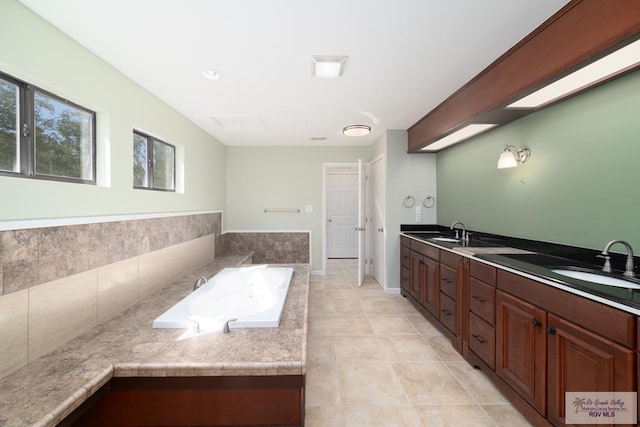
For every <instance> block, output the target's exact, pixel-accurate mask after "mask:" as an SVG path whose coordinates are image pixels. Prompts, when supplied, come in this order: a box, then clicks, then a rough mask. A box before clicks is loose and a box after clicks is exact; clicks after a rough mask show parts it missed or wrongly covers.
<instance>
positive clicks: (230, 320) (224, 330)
mask: <svg viewBox="0 0 640 427" xmlns="http://www.w3.org/2000/svg"><path fill="white" fill-rule="evenodd" d="M236 320H238V319H237V318H235V319H229V320H227V321H226V322H224V328H222V332H223V333H225V334H228V333H229V332H231V330H230V329H229V322H235V321H236Z"/></svg>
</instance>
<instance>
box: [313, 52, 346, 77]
mask: <svg viewBox="0 0 640 427" xmlns="http://www.w3.org/2000/svg"><path fill="white" fill-rule="evenodd" d="M347 58H348V56H312V57H311V74H313V75H314V76H315V77H317V78H319V79H337V78H338V77H340V76H341V75H342V72H343V71H344V64H345V62H347Z"/></svg>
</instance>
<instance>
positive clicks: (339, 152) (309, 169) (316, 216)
mask: <svg viewBox="0 0 640 427" xmlns="http://www.w3.org/2000/svg"><path fill="white" fill-rule="evenodd" d="M368 157H369V148H368V147H354V146H350V147H227V195H228V196H227V206H228V215H227V224H226V228H227V230H230V231H278V230H279V231H285V230H289V231H292V230H296V231H297V230H310V231H311V233H312V234H311V238H312V248H311V250H312V254H311V256H312V269H313V270H314V271H320V270H322V226H323V224H322V174H323V170H322V165H323V163H342V162H346V163H352V162H357V161H358V159H362V160H363V161H367V160H368ZM305 206H312V207H313V212H312V213H306V212H305V210H304V209H305ZM265 208H296V209H300V210H301V212H300V213H265V212H264V209H265Z"/></svg>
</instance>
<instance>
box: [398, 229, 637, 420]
mask: <svg viewBox="0 0 640 427" xmlns="http://www.w3.org/2000/svg"><path fill="white" fill-rule="evenodd" d="M456 231H457V233H456V234H454V233H455V232H456ZM400 241H401V259H400V261H401V273H400V279H401V293H402V295H403V296H405V297H407V298H408V299H409V300H410V301H411V302H412V303H413V304H414V305H415V306H416V308H418V310H419V311H420V312H421V313H422V314H423V315H424V316H425V318H427V320H429V321H430V322H431V323H433V324H434V325H435V326H436V327H437V328H438V329H439V330H440V331H441V332H442V333H443V334H445V335H446V336H447V337H449V339H450V340H451V342H452V345H453V346H454V347H455V348H456V350H457V351H458V352H459V353H461V354H462V355H463V357H464V358H465V359H466V360H467V361H468V362H469V363H470V364H472V365H473V366H474V367H476V368H479V369H481V370H482V371H483V372H484V373H485V374H486V375H487V376H488V377H489V378H490V379H491V380H492V381H493V382H494V384H495V385H496V386H497V387H498V388H499V389H500V390H501V391H502V392H503V393H504V394H505V396H507V397H508V398H509V400H510V401H511V402H512V403H513V404H514V406H516V407H517V408H518V409H519V410H520V411H521V412H522V413H523V414H524V415H525V416H526V417H527V418H528V419H529V420H530V421H531V422H532V423H533V424H534V425H541V426H544V425H546V426H548V425H555V426H563V425H568V423H566V422H565V414H566V413H567V411H571V410H573V408H572V407H569V408H566V407H565V393H566V392H608V391H617V392H636V391H637V390H638V372H639V369H638V368H639V366H640V329H639V328H638V321H639V319H640V318H639V317H638V316H640V280H637V279H636V278H634V277H631V275H630V271H632V270H633V268H634V267H633V256H632V251H631V248H630V247H628V248H626V249H627V252H628V256H627V255H621V254H617V253H616V254H612V253H610V251H609V249H611V246H614V245H615V246H616V247H617V245H618V244H619V243H622V244H624V245H625V246H627V245H626V243H625V242H617V241H612V242H611V243H610V244H609V245H607V247H606V248H604V249H603V251H602V252H600V251H594V250H589V249H582V248H575V247H571V246H564V245H557V244H550V243H545V242H538V241H532V240H525V239H514V238H509V237H504V236H497V235H490V234H486V233H478V232H472V233H468V232H467V230H466V229H465V228H464V225H463V224H460V223H458V224H456V223H454V225H453V226H452V227H440V226H417V227H416V226H402V228H401V237H400ZM599 256H601V257H603V258H604V260H603V259H600V258H599ZM606 264H608V265H609V266H612V267H613V268H612V269H611V272H606V271H602V268H603V265H605V269H607V268H606ZM617 271H620V273H618V272H617ZM625 272H626V275H625V274H624V273H625ZM629 425H637V420H636V419H635V418H634V420H633V423H631V424H629Z"/></svg>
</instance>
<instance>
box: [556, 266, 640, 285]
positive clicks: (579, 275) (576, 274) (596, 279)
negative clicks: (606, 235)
mask: <svg viewBox="0 0 640 427" xmlns="http://www.w3.org/2000/svg"><path fill="white" fill-rule="evenodd" d="M551 271H553V272H554V273H556V274H560V275H562V276H567V277H571V278H574V279H579V280H584V281H585V282H592V283H598V284H600V285H607V286H617V287H619V288H627V289H640V285H639V284H637V283H634V282H630V281H628V280H623V279H618V278H615V277H610V276H605V275H603V274H598V273H590V272H588V271H579V270H568V269H565V268H552V269H551Z"/></svg>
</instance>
